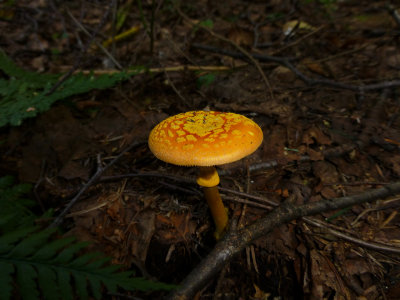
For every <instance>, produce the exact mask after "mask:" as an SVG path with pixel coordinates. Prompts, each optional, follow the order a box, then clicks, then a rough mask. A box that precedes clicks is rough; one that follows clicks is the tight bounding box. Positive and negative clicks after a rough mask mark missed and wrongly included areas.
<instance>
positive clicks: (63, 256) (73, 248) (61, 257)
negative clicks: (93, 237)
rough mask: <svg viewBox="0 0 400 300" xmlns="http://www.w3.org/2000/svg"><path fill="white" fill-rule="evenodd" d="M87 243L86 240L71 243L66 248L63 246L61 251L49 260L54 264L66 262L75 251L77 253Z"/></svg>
mask: <svg viewBox="0 0 400 300" xmlns="http://www.w3.org/2000/svg"><path fill="white" fill-rule="evenodd" d="M88 245H89V243H88V242H80V243H76V244H73V245H70V246H69V247H68V248H65V249H64V250H63V251H61V252H60V253H59V254H58V255H57V257H56V258H55V259H53V260H50V263H54V264H61V265H62V264H67V263H68V262H70V261H71V260H72V258H73V257H74V255H75V253H77V252H78V251H79V250H81V249H83V248H85V247H87V246H88Z"/></svg>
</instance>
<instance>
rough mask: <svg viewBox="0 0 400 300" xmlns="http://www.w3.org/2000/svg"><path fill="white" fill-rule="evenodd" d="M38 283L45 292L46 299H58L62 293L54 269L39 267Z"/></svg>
mask: <svg viewBox="0 0 400 300" xmlns="http://www.w3.org/2000/svg"><path fill="white" fill-rule="evenodd" d="M37 271H38V283H39V286H40V288H41V289H42V290H43V296H44V298H45V299H49V300H53V299H58V298H59V295H60V292H59V288H58V286H57V284H56V280H57V276H56V273H55V272H54V270H53V269H52V268H49V267H47V266H38V267H37Z"/></svg>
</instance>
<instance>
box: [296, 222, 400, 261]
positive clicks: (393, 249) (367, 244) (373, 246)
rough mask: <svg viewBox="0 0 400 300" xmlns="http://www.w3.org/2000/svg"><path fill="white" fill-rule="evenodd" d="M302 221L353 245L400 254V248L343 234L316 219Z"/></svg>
mask: <svg viewBox="0 0 400 300" xmlns="http://www.w3.org/2000/svg"><path fill="white" fill-rule="evenodd" d="M302 220H303V221H304V222H306V223H308V224H311V225H313V226H315V227H318V228H322V229H323V230H325V231H327V232H329V233H330V234H332V235H334V236H337V237H339V238H341V239H343V240H345V241H348V242H351V243H353V244H357V245H360V246H363V247H365V248H369V249H373V250H377V251H386V252H392V253H397V254H400V248H399V247H393V246H390V245H384V244H381V243H375V242H367V241H364V240H361V239H358V238H355V237H353V236H349V235H347V234H344V233H343V232H340V231H338V230H335V229H332V228H329V227H327V226H326V225H325V224H324V222H320V221H317V220H316V219H314V218H307V217H303V218H302Z"/></svg>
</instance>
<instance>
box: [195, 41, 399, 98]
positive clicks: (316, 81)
mask: <svg viewBox="0 0 400 300" xmlns="http://www.w3.org/2000/svg"><path fill="white" fill-rule="evenodd" d="M193 47H196V48H198V49H202V50H205V51H209V52H214V53H219V54H223V55H227V56H231V57H234V58H241V59H246V58H247V56H245V55H243V54H242V53H238V52H232V51H228V50H224V49H219V48H215V47H210V46H205V45H199V44H194V45H193ZM251 56H252V57H253V58H254V59H257V60H259V61H263V62H267V61H269V62H276V63H278V64H280V65H283V66H285V67H286V68H288V69H289V70H291V71H292V72H293V73H294V74H295V75H296V76H297V77H298V78H300V79H301V80H302V81H304V82H305V83H306V84H308V85H310V86H313V85H324V86H330V87H333V88H338V89H344V90H351V91H354V92H356V93H359V94H362V93H364V92H366V91H372V90H382V89H387V88H392V87H398V86H400V80H391V81H383V82H378V83H373V84H366V85H354V84H347V83H342V82H337V81H333V80H330V79H325V78H310V77H308V76H306V75H305V74H303V73H302V72H301V71H300V70H299V69H297V68H296V67H295V66H294V65H293V64H292V62H291V61H292V60H293V59H290V58H285V57H276V56H268V55H261V54H251Z"/></svg>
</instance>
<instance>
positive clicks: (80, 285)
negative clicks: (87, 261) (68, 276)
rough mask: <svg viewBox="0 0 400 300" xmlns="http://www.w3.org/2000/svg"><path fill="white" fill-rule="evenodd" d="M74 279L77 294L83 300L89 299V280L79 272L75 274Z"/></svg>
mask: <svg viewBox="0 0 400 300" xmlns="http://www.w3.org/2000/svg"><path fill="white" fill-rule="evenodd" d="M72 277H73V278H74V283H75V288H76V294H77V295H78V296H79V298H81V299H87V298H88V296H89V294H88V291H87V281H86V280H87V278H86V277H85V276H84V275H82V274H81V273H79V272H74V273H73V274H72Z"/></svg>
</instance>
